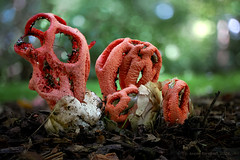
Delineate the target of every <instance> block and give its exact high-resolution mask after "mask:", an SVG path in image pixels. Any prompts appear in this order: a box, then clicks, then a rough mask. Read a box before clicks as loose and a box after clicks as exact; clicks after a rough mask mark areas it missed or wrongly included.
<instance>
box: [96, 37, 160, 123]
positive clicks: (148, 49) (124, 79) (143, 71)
mask: <svg viewBox="0 0 240 160" xmlns="http://www.w3.org/2000/svg"><path fill="white" fill-rule="evenodd" d="M161 66H162V58H161V55H160V52H159V51H158V49H157V48H156V47H155V46H153V45H152V44H151V43H148V42H141V41H139V40H132V39H130V38H121V39H117V40H115V41H113V42H112V43H110V44H109V45H108V47H107V48H106V49H105V50H104V51H103V53H102V54H101V55H100V56H99V58H98V59H97V61H96V66H95V70H96V74H97V77H98V81H99V85H100V88H101V91H102V94H103V98H104V99H105V98H106V108H105V112H107V113H109V116H110V119H112V120H114V121H116V122H124V121H125V120H126V118H127V116H128V114H124V115H121V114H120V113H122V112H123V111H124V110H125V109H126V108H127V107H128V103H129V101H130V100H131V98H130V97H129V95H128V94H130V93H138V88H137V87H139V86H140V85H141V84H146V83H147V82H149V81H153V82H157V80H158V76H159V73H160V69H161ZM118 74H119V84H120V87H121V89H122V90H120V91H117V85H116V80H117V79H118V77H117V76H118ZM140 75H141V76H140ZM116 101H117V102H118V103H117V104H116V105H113V102H116Z"/></svg>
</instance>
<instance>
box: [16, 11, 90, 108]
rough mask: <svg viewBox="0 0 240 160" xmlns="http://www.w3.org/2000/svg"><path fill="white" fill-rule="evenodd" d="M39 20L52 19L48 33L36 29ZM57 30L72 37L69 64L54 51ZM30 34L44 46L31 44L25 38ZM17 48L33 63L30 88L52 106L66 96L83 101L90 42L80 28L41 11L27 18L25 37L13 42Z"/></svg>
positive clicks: (88, 65) (17, 51) (88, 67)
mask: <svg viewBox="0 0 240 160" xmlns="http://www.w3.org/2000/svg"><path fill="white" fill-rule="evenodd" d="M39 19H46V20H48V21H49V22H50V26H49V28H48V30H46V31H45V32H42V31H40V30H38V29H36V28H34V23H35V22H36V21H37V20H39ZM57 33H63V34H65V35H68V36H70V37H72V53H71V54H70V55H69V60H68V63H64V62H61V61H60V60H59V59H58V58H57V56H56V54H55V53H54V51H53V45H54V41H55V35H56V34H57ZM30 35H31V36H35V37H36V38H38V39H39V40H40V42H41V47H39V48H34V47H33V46H32V44H30V43H26V42H24V41H23V38H24V37H26V36H30ZM14 50H15V52H16V53H18V54H19V55H21V56H22V57H23V58H25V59H26V60H27V61H29V62H30V63H31V64H32V67H33V74H32V77H31V80H30V82H29V88H30V89H32V90H36V91H37V92H38V94H39V95H40V96H41V97H42V98H44V99H45V100H46V101H47V102H48V104H49V105H50V108H51V109H53V107H54V105H55V104H56V102H57V101H58V100H60V99H61V98H62V97H63V96H66V95H71V96H74V97H76V98H77V99H78V100H79V101H81V102H83V99H84V95H85V89H86V81H87V78H88V75H89V71H90V55H89V48H88V44H87V41H86V39H85V37H84V36H83V35H82V34H81V32H80V31H78V30H77V29H74V28H71V27H69V26H67V25H66V22H65V21H64V20H63V19H62V18H60V17H58V16H56V15H54V14H51V13H39V14H37V15H35V16H33V17H32V18H30V19H29V20H28V22H27V24H26V26H25V33H24V36H23V37H21V38H20V39H19V41H18V42H17V43H16V44H15V45H14Z"/></svg>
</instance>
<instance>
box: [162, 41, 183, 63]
mask: <svg viewBox="0 0 240 160" xmlns="http://www.w3.org/2000/svg"><path fill="white" fill-rule="evenodd" d="M165 54H166V56H167V58H168V59H170V60H173V61H175V60H177V59H178V58H179V56H180V51H179V48H178V47H177V46H176V45H174V44H169V45H167V46H166V48H165Z"/></svg>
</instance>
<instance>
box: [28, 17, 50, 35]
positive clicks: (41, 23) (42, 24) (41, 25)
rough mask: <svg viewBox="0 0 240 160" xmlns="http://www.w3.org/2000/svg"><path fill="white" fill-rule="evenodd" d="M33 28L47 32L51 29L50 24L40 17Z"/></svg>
mask: <svg viewBox="0 0 240 160" xmlns="http://www.w3.org/2000/svg"><path fill="white" fill-rule="evenodd" d="M31 27H34V28H36V29H38V30H41V31H43V32H45V31H46V30H48V28H49V27H50V22H49V21H48V20H46V19H45V18H43V17H39V18H38V19H37V20H36V21H35V22H34V23H33V24H32V26H31Z"/></svg>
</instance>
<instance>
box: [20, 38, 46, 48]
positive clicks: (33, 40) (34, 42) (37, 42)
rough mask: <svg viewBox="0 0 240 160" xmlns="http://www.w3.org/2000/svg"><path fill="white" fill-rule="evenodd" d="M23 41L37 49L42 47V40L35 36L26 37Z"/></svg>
mask: <svg viewBox="0 0 240 160" xmlns="http://www.w3.org/2000/svg"><path fill="white" fill-rule="evenodd" d="M22 41H23V42H25V43H30V44H32V46H33V47H34V48H35V49H36V48H39V47H41V46H42V45H41V42H40V40H39V39H38V38H37V37H34V36H26V37H24V38H23V39H22Z"/></svg>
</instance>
